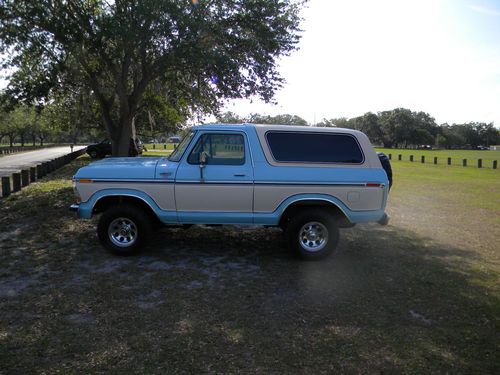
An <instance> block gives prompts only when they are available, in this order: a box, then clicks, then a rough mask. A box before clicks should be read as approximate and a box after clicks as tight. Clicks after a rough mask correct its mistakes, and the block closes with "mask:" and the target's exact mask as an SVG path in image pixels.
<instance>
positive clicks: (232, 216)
mask: <svg viewBox="0 0 500 375" xmlns="http://www.w3.org/2000/svg"><path fill="white" fill-rule="evenodd" d="M177 216H178V218H179V223H181V224H235V225H251V224H253V214H252V213H251V212H248V213H247V212H194V211H189V212H187V211H179V212H178V213H177Z"/></svg>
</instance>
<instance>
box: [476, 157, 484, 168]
mask: <svg viewBox="0 0 500 375" xmlns="http://www.w3.org/2000/svg"><path fill="white" fill-rule="evenodd" d="M477 167H478V168H482V167H483V159H477Z"/></svg>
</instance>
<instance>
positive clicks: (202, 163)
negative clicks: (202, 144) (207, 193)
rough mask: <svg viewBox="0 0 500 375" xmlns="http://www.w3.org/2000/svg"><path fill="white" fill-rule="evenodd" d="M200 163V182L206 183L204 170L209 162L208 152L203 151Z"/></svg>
mask: <svg viewBox="0 0 500 375" xmlns="http://www.w3.org/2000/svg"><path fill="white" fill-rule="evenodd" d="M199 161H200V181H201V182H203V181H204V177H203V169H205V165H206V164H207V161H208V154H207V152H206V151H202V152H201V153H200V157H199Z"/></svg>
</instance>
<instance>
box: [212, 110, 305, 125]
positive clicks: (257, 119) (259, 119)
mask: <svg viewBox="0 0 500 375" xmlns="http://www.w3.org/2000/svg"><path fill="white" fill-rule="evenodd" d="M217 121H218V122H221V123H225V124H239V123H244V122H247V123H251V124H276V125H308V124H307V121H306V120H304V119H303V118H301V117H299V116H297V115H290V114H281V115H276V116H270V115H262V114H259V113H251V114H250V115H249V116H248V117H241V116H239V115H237V114H235V113H233V112H224V113H222V114H219V115H218V116H217Z"/></svg>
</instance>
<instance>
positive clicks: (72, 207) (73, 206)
mask: <svg viewBox="0 0 500 375" xmlns="http://www.w3.org/2000/svg"><path fill="white" fill-rule="evenodd" d="M79 207H80V204H79V203H73V204H72V205H71V206H69V210H70V211H73V212H78V208H79Z"/></svg>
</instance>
